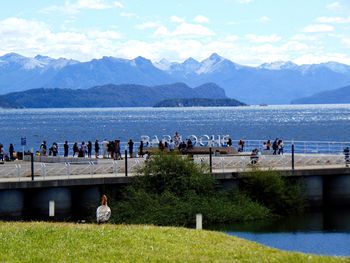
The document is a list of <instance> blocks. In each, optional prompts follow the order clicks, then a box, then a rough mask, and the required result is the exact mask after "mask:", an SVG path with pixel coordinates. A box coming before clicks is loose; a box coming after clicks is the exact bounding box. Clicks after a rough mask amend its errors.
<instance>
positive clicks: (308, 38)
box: [291, 34, 319, 41]
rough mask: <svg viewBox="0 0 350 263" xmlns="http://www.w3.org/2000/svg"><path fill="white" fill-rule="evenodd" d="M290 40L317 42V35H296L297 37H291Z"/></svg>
mask: <svg viewBox="0 0 350 263" xmlns="http://www.w3.org/2000/svg"><path fill="white" fill-rule="evenodd" d="M291 40H294V41H317V40H319V35H310V34H297V35H294V36H292V37H291Z"/></svg>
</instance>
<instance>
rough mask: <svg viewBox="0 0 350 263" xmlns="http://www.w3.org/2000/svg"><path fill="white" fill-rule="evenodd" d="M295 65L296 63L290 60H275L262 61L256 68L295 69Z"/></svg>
mask: <svg viewBox="0 0 350 263" xmlns="http://www.w3.org/2000/svg"><path fill="white" fill-rule="evenodd" d="M297 67H298V65H297V64H295V63H293V62H291V61H275V62H271V63H264V64H262V65H260V66H259V67H258V68H262V69H269V70H281V69H296V68H297Z"/></svg>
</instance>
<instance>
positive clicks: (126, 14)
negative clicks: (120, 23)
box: [120, 12, 138, 17]
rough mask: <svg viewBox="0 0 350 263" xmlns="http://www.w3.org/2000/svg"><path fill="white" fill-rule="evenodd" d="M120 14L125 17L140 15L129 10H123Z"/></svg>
mask: <svg viewBox="0 0 350 263" xmlns="http://www.w3.org/2000/svg"><path fill="white" fill-rule="evenodd" d="M120 15H121V16H123V17H138V15H137V14H136V13H128V12H121V13H120Z"/></svg>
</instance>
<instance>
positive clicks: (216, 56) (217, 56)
mask: <svg viewBox="0 0 350 263" xmlns="http://www.w3.org/2000/svg"><path fill="white" fill-rule="evenodd" d="M208 59H210V60H214V61H220V60H224V59H225V58H223V57H222V56H220V55H218V54H217V53H213V54H211V55H210V57H209V58H208Z"/></svg>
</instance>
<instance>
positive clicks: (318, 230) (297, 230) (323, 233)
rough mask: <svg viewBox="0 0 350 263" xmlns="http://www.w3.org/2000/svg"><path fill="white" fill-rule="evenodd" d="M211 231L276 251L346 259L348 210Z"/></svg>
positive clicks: (349, 224) (348, 250)
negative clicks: (246, 240) (281, 250)
mask: <svg viewBox="0 0 350 263" xmlns="http://www.w3.org/2000/svg"><path fill="white" fill-rule="evenodd" d="M214 229H216V230H221V231H225V232H226V233H228V234H230V235H234V236H237V237H241V238H245V239H249V240H252V241H255V242H259V243H262V244H265V245H267V246H270V247H274V248H278V249H283V250H290V251H299V252H304V253H312V254H320V255H334V256H348V257H350V209H341V210H334V211H324V212H312V213H311V212H310V213H307V214H305V215H300V216H293V217H289V218H283V219H279V220H274V221H261V222H253V223H247V224H236V225H232V226H219V227H216V228H214Z"/></svg>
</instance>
